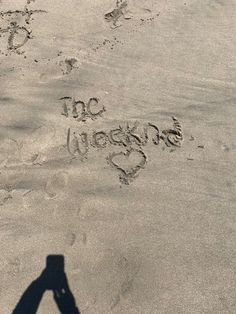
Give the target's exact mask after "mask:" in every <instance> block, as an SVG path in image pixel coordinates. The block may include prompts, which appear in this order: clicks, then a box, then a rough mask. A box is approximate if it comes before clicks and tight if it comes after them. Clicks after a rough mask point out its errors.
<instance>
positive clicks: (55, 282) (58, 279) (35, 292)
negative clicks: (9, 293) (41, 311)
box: [12, 255, 80, 314]
mask: <svg viewBox="0 0 236 314" xmlns="http://www.w3.org/2000/svg"><path fill="white" fill-rule="evenodd" d="M64 267H65V262H64V256H63V255H49V256H47V259H46V268H45V269H44V270H43V272H42V273H41V275H40V276H39V277H38V278H37V279H36V280H34V281H33V282H32V283H31V284H30V285H29V287H28V288H27V289H26V290H25V292H24V293H23V295H22V297H21V299H20V301H19V302H18V304H17V305H16V307H15V309H14V310H13V312H12V314H36V312H37V310H38V308H39V305H40V302H41V300H42V297H43V294H44V292H45V291H47V290H50V291H52V292H53V298H54V301H55V302H56V304H57V307H58V309H59V311H60V312H61V314H80V311H79V309H78V308H77V306H76V302H75V298H74V296H73V294H72V292H71V290H70V287H69V284H68V279H67V276H66V273H65V270H64Z"/></svg>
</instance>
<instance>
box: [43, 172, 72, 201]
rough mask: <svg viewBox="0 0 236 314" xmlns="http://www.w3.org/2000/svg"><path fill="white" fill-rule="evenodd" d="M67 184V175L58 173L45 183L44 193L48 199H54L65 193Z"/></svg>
mask: <svg viewBox="0 0 236 314" xmlns="http://www.w3.org/2000/svg"><path fill="white" fill-rule="evenodd" d="M67 183H68V174H67V173H66V172H63V171H60V172H57V173H55V174H53V175H52V176H51V177H50V178H49V179H48V181H47V183H46V186H45V193H46V194H47V196H48V197H49V198H56V197H58V196H60V195H62V194H64V192H65V188H66V186H67Z"/></svg>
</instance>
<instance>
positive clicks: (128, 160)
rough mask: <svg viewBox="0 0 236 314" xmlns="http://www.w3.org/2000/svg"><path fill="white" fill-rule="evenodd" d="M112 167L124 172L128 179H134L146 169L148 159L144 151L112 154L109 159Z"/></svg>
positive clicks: (133, 150) (130, 150) (132, 150)
mask: <svg viewBox="0 0 236 314" xmlns="http://www.w3.org/2000/svg"><path fill="white" fill-rule="evenodd" d="M107 160H108V162H109V163H110V165H111V166H113V167H115V168H116V169H118V170H119V171H121V172H122V174H123V176H125V177H126V178H129V177H130V178H131V179H132V178H133V177H134V176H135V175H136V174H137V172H138V171H139V170H140V169H142V168H144V167H145V165H146V163H147V157H146V155H145V154H144V152H143V151H142V150H138V149H133V148H131V149H129V150H127V151H126V152H119V153H112V154H110V155H109V156H108V158H107Z"/></svg>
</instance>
